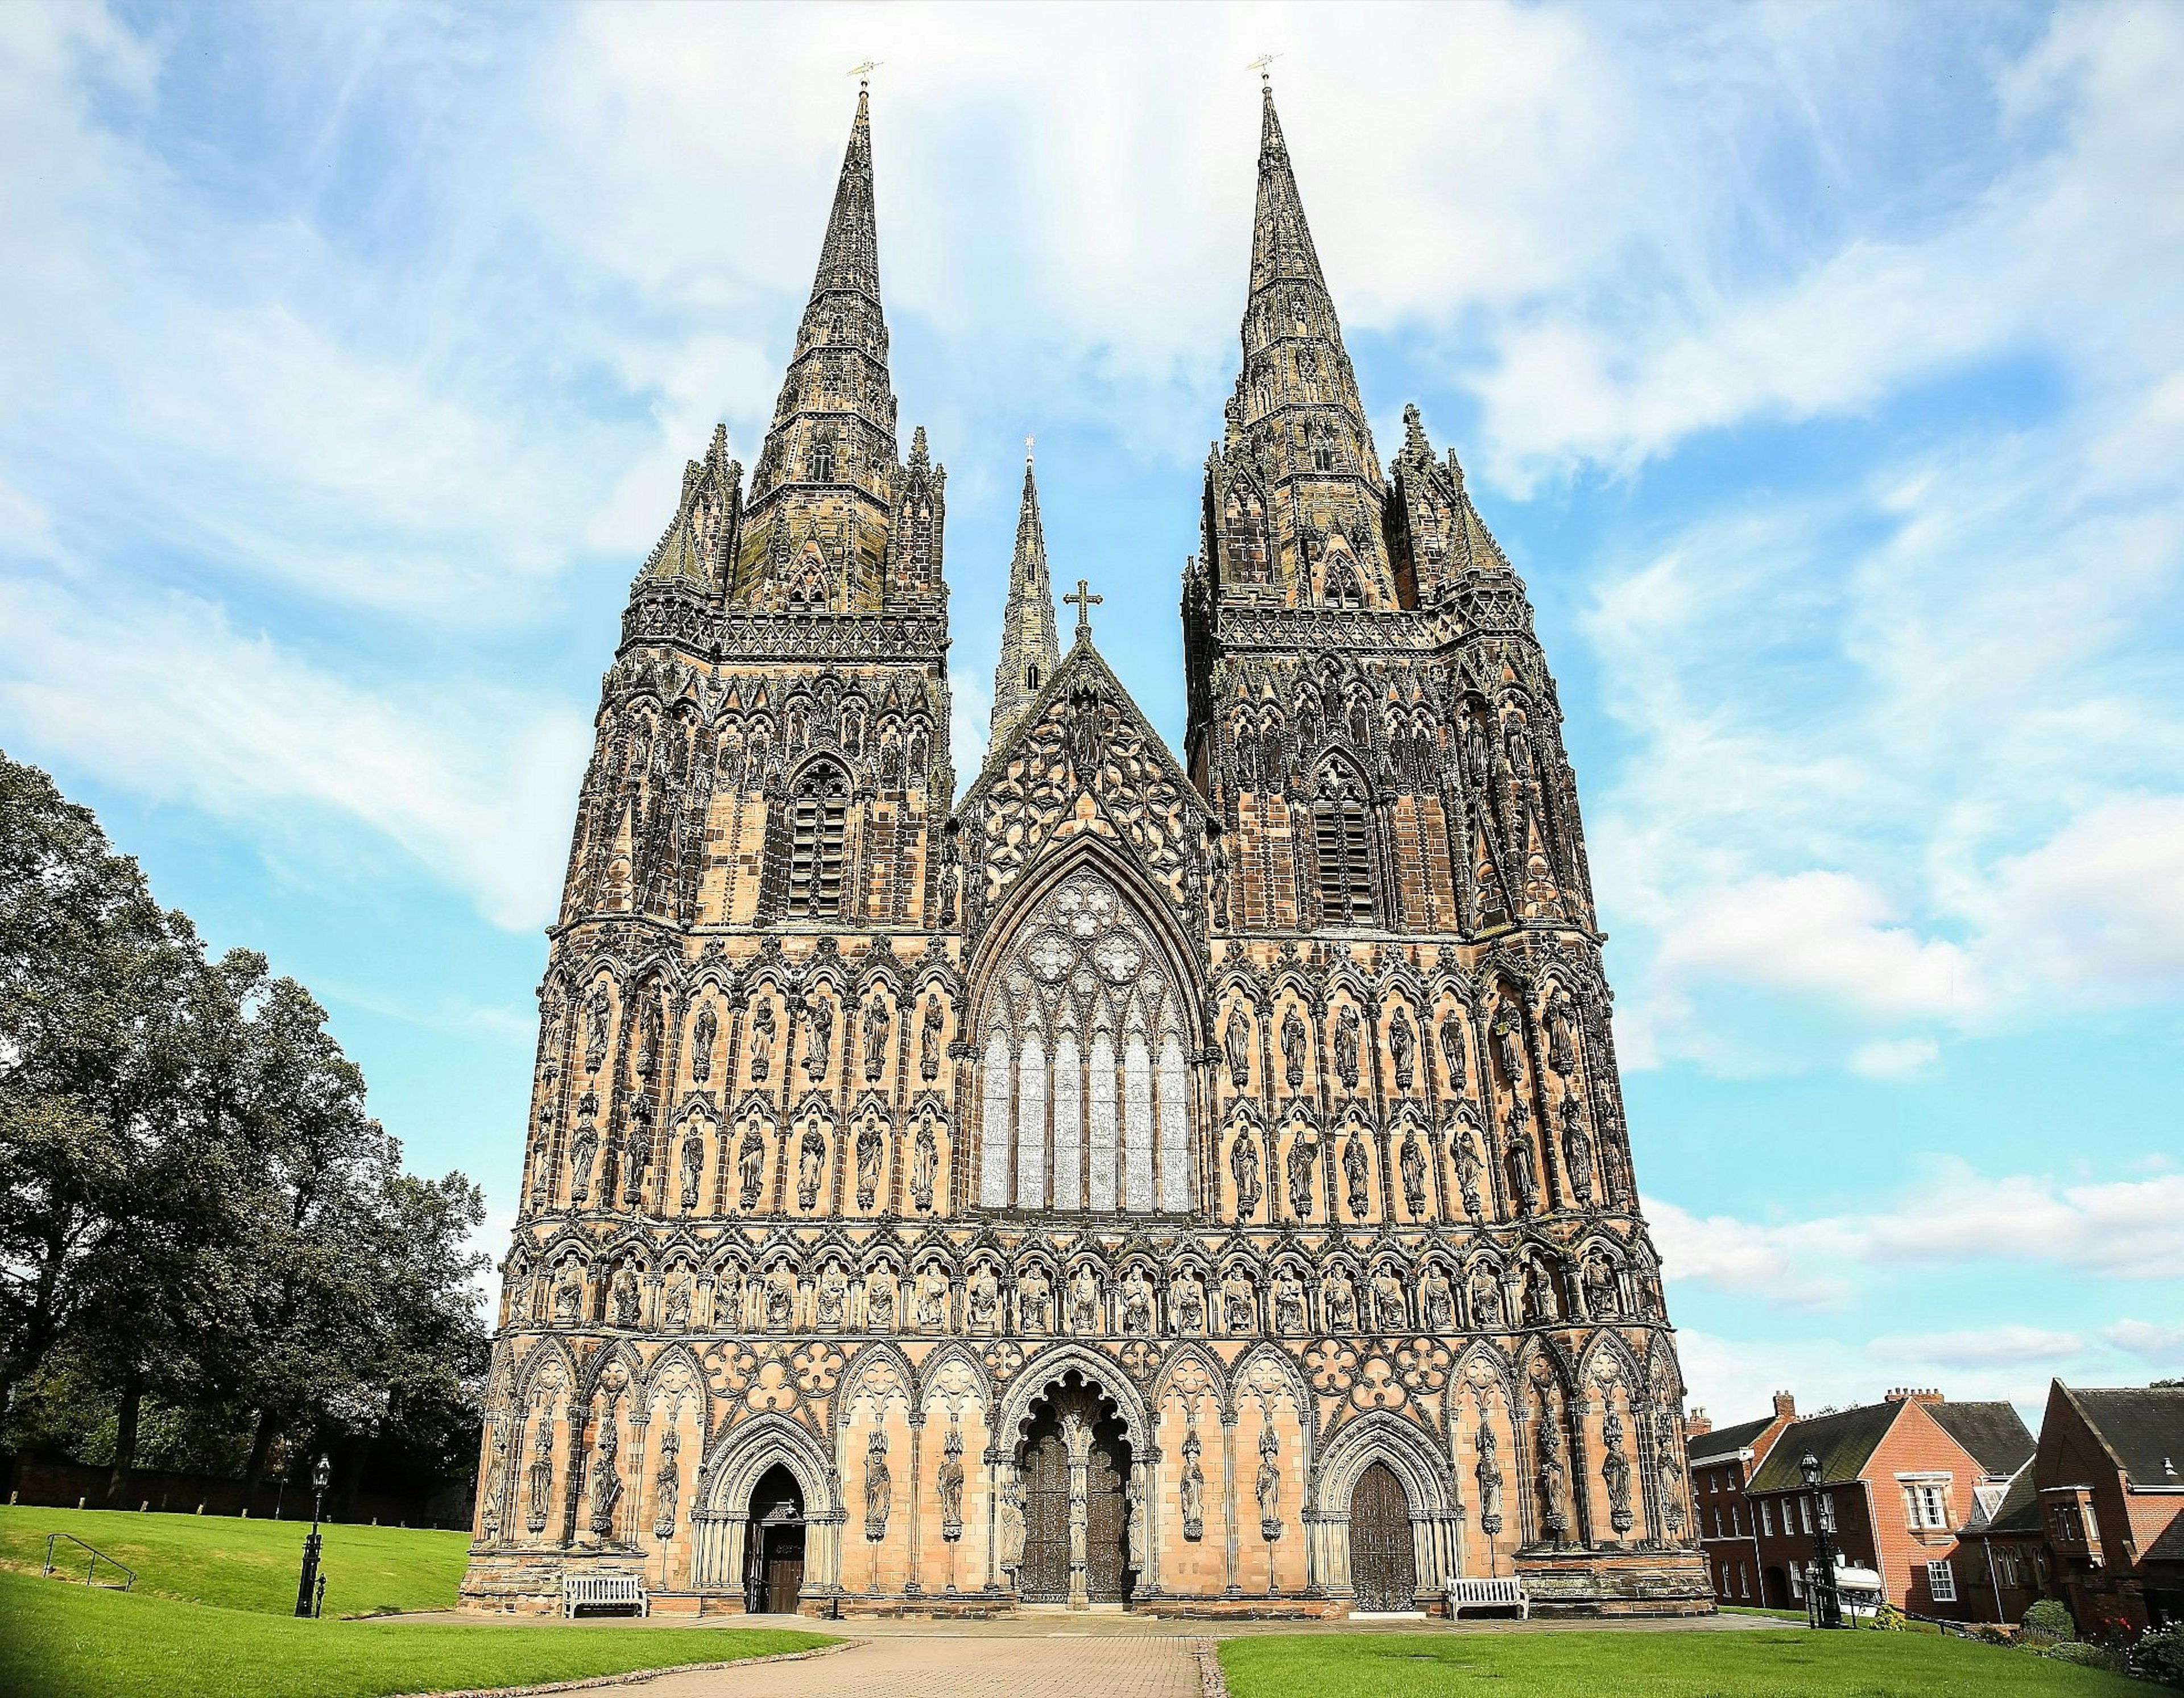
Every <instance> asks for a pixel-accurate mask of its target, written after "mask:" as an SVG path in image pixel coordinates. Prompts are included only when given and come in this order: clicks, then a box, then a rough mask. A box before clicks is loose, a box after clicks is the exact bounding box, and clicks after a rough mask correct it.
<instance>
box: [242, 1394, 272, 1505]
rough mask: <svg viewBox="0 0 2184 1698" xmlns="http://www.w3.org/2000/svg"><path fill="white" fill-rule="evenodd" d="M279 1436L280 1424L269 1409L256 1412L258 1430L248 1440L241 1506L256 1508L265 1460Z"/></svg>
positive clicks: (263, 1477)
mask: <svg viewBox="0 0 2184 1698" xmlns="http://www.w3.org/2000/svg"><path fill="white" fill-rule="evenodd" d="M280 1436H281V1422H280V1419H279V1417H278V1416H276V1415H275V1414H274V1413H273V1411H272V1410H270V1409H261V1410H259V1411H258V1430H257V1432H255V1433H253V1434H252V1435H251V1438H250V1466H248V1467H247V1468H245V1469H244V1470H243V1471H242V1506H243V1507H244V1508H245V1509H248V1510H254V1509H256V1508H257V1507H258V1488H259V1485H260V1484H261V1483H263V1482H264V1480H265V1459H266V1458H267V1457H269V1456H270V1455H272V1454H273V1441H274V1440H275V1439H276V1438H279V1437H280Z"/></svg>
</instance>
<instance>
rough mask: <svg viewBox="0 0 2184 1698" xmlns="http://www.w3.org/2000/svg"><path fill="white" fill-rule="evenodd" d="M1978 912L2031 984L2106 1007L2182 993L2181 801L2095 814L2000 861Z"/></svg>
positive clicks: (2125, 801) (2103, 806)
mask: <svg viewBox="0 0 2184 1698" xmlns="http://www.w3.org/2000/svg"><path fill="white" fill-rule="evenodd" d="M1982 907H1983V908H1984V913H1983V916H1982V917H1983V919H1985V921H1986V924H1987V925H1988V927H1989V928H1990V929H1991V930H1992V932H1993V933H1994V934H1995V935H1996V936H1997V938H1998V939H1999V940H2003V942H2002V945H2001V947H2003V949H2004V950H2006V952H2007V955H2008V961H2007V964H2008V966H2009V968H2010V969H2012V970H2014V972H2016V973H2018V974H2020V975H2023V977H2024V978H2025V980H2027V981H2028V982H2031V983H2035V984H2040V985H2059V986H2065V987H2067V988H2069V989H2070V990H2071V991H2074V992H2077V993H2080V994H2083V995H2087V996H2090V997H2094V998H2096V999H2098V1000H2102V1001H2111V1000H2114V1001H2121V1000H2133V1001H2136V1000H2142V999H2148V998H2165V997H2176V996H2177V995H2178V994H2180V993H2184V796H2139V797H2123V798H2118V799H2117V800H2114V801H2112V802H2102V803H2100V804H2098V806H2096V807H2092V808H2091V809H2089V810H2088V811H2087V812H2086V813H2083V814H2081V815H2080V816H2079V817H2078V818H2075V819H2073V820H2072V821H2071V822H2070V824H2068V825H2066V826H2064V828H2063V829H2062V830H2060V831H2059V832H2057V833H2056V834H2055V835H2054V836H2053V837H2051V838H2049V839H2048V841H2047V842H2045V843H2043V844H2042V845H2041V846H2039V847H2038V848H2036V849H2034V850H2032V851H2030V852H2027V853H2025V854H2023V855H2018V856H2012V857H2006V858H2004V859H2003V861H2002V862H2001V863H1999V864H1998V865H1997V868H1996V869H1995V875H1994V878H1993V880H1992V885H1991V887H1990V889H1989V890H1988V891H1987V892H1986V894H1985V895H1984V896H1983V898H1982Z"/></svg>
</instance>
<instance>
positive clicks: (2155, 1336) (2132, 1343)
mask: <svg viewBox="0 0 2184 1698" xmlns="http://www.w3.org/2000/svg"><path fill="white" fill-rule="evenodd" d="M2101 1337H2102V1338H2105V1339H2106V1340H2107V1341H2108V1342H2109V1343H2111V1344H2113V1345H2114V1346H2115V1347H2116V1349H2119V1350H2125V1351H2128V1352H2129V1353H2130V1354H2132V1355H2134V1356H2136V1357H2137V1358H2138V1359H2139V1360H2141V1361H2142V1362H2145V1363H2147V1364H2148V1365H2149V1366H2153V1367H2155V1368H2162V1369H2170V1370H2174V1369H2176V1368H2177V1367H2179V1366H2184V1327H2163V1326H2159V1325H2157V1324H2155V1323H2154V1322H2153V1321H2117V1322H2116V1323H2115V1324H2114V1326H2111V1327H2103V1329H2102V1332H2101Z"/></svg>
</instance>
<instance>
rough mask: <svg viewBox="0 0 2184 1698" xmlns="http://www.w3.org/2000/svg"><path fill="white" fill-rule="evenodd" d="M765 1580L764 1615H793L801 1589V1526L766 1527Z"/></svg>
mask: <svg viewBox="0 0 2184 1698" xmlns="http://www.w3.org/2000/svg"><path fill="white" fill-rule="evenodd" d="M765 1579H766V1614H768V1615H769V1616H793V1615H794V1614H795V1613H796V1600H797V1595H798V1594H799V1592H801V1591H802V1590H803V1589H804V1529H803V1528H801V1527H770V1528H766V1575H765Z"/></svg>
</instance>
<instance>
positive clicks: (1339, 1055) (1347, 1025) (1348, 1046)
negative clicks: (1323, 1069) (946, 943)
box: [1334, 1003, 1363, 1091]
mask: <svg viewBox="0 0 2184 1698" xmlns="http://www.w3.org/2000/svg"><path fill="white" fill-rule="evenodd" d="M1362 1036H1363V1032H1362V1028H1361V1027H1360V1025H1359V1023H1358V1019H1357V1008H1356V1007H1355V1006H1354V1005H1352V1004H1351V1003H1344V1004H1343V1005H1342V1007H1341V1008H1340V1011H1339V1012H1338V1013H1337V1014H1335V1016H1334V1076H1335V1077H1336V1078H1338V1079H1340V1081H1342V1088H1343V1089H1344V1090H1345V1091H1355V1090H1356V1089H1357V1045H1358V1042H1359V1040H1360V1039H1361V1038H1362Z"/></svg>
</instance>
